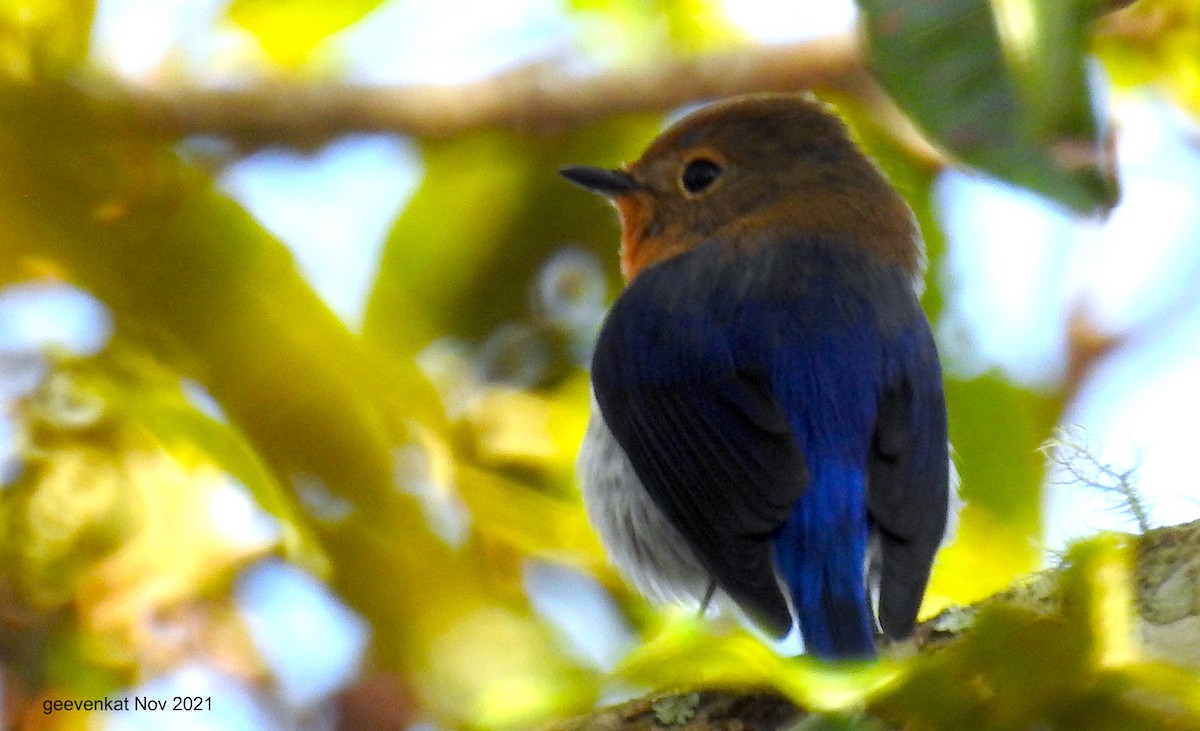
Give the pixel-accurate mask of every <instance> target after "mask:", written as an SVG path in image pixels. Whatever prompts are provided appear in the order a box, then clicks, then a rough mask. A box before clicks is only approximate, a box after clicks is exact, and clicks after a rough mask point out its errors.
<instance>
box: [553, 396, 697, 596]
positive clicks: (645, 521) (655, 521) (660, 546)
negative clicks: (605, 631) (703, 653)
mask: <svg viewBox="0 0 1200 731" xmlns="http://www.w3.org/2000/svg"><path fill="white" fill-rule="evenodd" d="M575 470H576V476H577V478H578V480H579V485H580V487H581V489H582V491H583V502H584V505H585V506H586V507H587V514H588V520H589V521H591V524H592V527H593V528H595V529H596V532H597V533H599V534H600V541H601V543H603V544H604V548H605V550H606V551H607V552H608V556H609V559H610V560H611V561H612V562H613V564H614V565H615V566H616V567H617V570H618V571H620V572H621V575H622V576H624V577H625V579H626V580H628V581H629V582H630V583H631V584H633V585H634V586H635V587H637V589H638V590H639V591H641V592H642V593H643V594H645V595H646V596H647V597H648V598H649V599H650V600H651V601H655V602H659V603H663V604H667V603H682V604H686V605H690V606H696V607H698V606H700V603H701V602H702V601H703V600H704V597H705V595H706V594H707V593H708V590H709V584H710V579H709V575H708V572H707V571H705V570H704V568H703V567H702V566H701V565H700V562H699V561H698V560H697V559H696V556H695V554H694V553H693V552H692V550H691V549H690V548H689V547H688V546H687V544H686V543H685V542H684V540H683V536H681V535H680V534H679V531H678V530H676V529H675V527H674V526H672V525H671V524H670V523H669V522H668V521H667V518H666V516H665V515H663V513H662V511H660V510H659V509H658V507H657V506H656V505H655V504H654V502H653V501H652V500H651V499H650V496H649V495H648V494H647V493H646V490H645V488H643V487H642V483H641V480H639V479H638V476H637V475H636V474H635V473H634V471H633V465H632V464H630V463H629V458H628V457H626V456H625V450H623V449H621V446H620V445H619V444H617V440H616V439H615V438H614V437H613V435H612V432H611V431H609V429H608V425H607V424H605V423H604V417H603V416H601V414H600V409H599V407H598V406H597V404H596V398H595V396H593V397H592V404H591V415H590V418H589V419H588V427H587V433H586V434H585V435H584V437H583V444H582V445H581V446H580V448H579V457H578V458H577V460H576V462H575Z"/></svg>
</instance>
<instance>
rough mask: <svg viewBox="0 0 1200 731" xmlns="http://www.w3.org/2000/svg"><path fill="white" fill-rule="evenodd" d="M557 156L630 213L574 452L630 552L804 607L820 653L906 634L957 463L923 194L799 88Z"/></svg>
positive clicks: (723, 590) (667, 576)
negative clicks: (917, 198) (615, 291)
mask: <svg viewBox="0 0 1200 731" xmlns="http://www.w3.org/2000/svg"><path fill="white" fill-rule="evenodd" d="M561 173H562V175H563V176H565V177H566V178H567V179H568V180H570V181H571V182H573V183H575V184H577V185H579V186H582V187H583V188H586V189H587V190H590V191H593V192H596V193H599V194H601V195H603V196H606V197H607V198H609V199H610V200H611V201H612V202H613V203H614V204H615V205H616V208H617V210H618V212H619V214H620V219H621V227H622V240H621V267H622V271H623V272H624V274H625V277H626V279H627V280H628V286H627V287H626V288H625V290H624V291H623V292H622V294H621V295H620V296H619V297H618V298H617V300H616V302H615V303H614V304H613V306H612V309H611V310H610V311H609V313H608V316H607V318H606V319H605V321H604V325H603V327H602V328H601V330H600V335H599V338H598V341H597V343H596V350H595V354H594V355H593V358H592V403H591V418H590V421H589V424H588V428H587V433H586V436H585V437H584V441H583V445H582V447H581V449H580V452H579V459H578V465H577V467H578V475H579V480H580V484H581V488H582V491H583V497H584V500H585V503H586V505H587V511H588V516H589V518H590V520H591V522H592V524H593V525H594V526H595V528H596V529H597V531H598V532H599V534H600V538H601V540H602V542H603V544H604V546H605V548H606V550H607V551H608V553H609V555H610V557H611V558H612V560H613V562H614V563H615V564H616V566H617V568H618V569H619V570H620V571H621V572H622V574H623V575H624V576H625V577H626V578H627V579H628V580H629V581H630V582H632V583H633V584H634V585H636V586H637V588H638V589H639V590H641V591H642V592H643V593H644V594H646V595H648V596H649V597H650V598H651V599H654V600H656V601H661V602H686V603H692V604H694V605H699V606H701V607H706V606H707V605H708V604H709V602H710V601H716V602H718V605H728V604H729V602H732V604H733V606H734V607H736V608H737V609H739V610H740V611H741V613H743V614H744V615H746V616H748V617H749V618H750V619H751V620H752V621H753V622H754V623H756V624H757V625H758V626H759V627H761V628H762V629H763V630H765V631H766V632H768V633H770V634H771V635H773V636H776V637H782V636H784V635H786V634H787V633H788V632H789V631H790V630H791V628H792V627H793V623H795V624H796V625H797V626H798V627H799V631H800V634H801V637H802V638H803V640H804V644H805V647H806V649H807V651H808V652H809V653H811V654H813V655H815V656H817V657H822V658H864V657H871V656H873V655H874V654H875V634H876V628H877V627H878V628H880V629H882V631H883V632H884V634H886V635H887V636H889V637H891V638H894V639H903V638H906V637H908V636H909V635H911V633H912V631H913V627H914V625H915V622H916V617H917V611H918V609H919V608H920V605H921V600H922V597H923V595H924V593H925V587H926V584H927V582H928V579H929V572H930V566H931V564H932V562H933V558H934V554H935V553H936V552H937V550H938V547H939V545H940V543H941V542H942V539H943V535H944V533H945V532H946V526H947V509H948V505H949V502H950V498H949V491H950V486H949V481H950V476H949V473H950V462H949V447H948V443H947V434H946V405H945V398H944V395H943V388H942V374H941V368H940V365H939V362H938V354H937V349H936V347H935V346H934V339H933V335H932V333H931V331H930V326H929V321H928V320H927V319H926V317H925V314H924V312H923V311H922V309H921V305H920V303H919V301H918V296H919V293H920V291H921V289H922V282H923V279H924V269H925V253H924V244H923V242H922V240H921V235H920V231H919V230H918V228H917V225H916V220H915V218H914V216H913V214H912V211H911V210H910V209H909V207H908V205H907V204H906V203H905V202H904V200H903V199H902V198H901V197H900V195H899V194H898V193H897V192H896V190H895V189H894V188H893V187H892V186H891V185H890V184H889V183H888V181H887V179H886V178H885V177H884V175H883V173H882V172H881V171H880V170H879V168H877V167H876V166H875V164H874V163H873V162H872V161H871V160H870V159H869V158H868V157H867V156H866V155H865V154H863V152H861V151H860V150H859V149H858V147H857V146H856V145H855V144H854V142H853V141H852V140H851V138H850V136H849V133H848V131H847V128H846V126H845V125H844V124H843V123H842V122H841V120H839V119H838V118H837V117H836V116H835V115H834V114H832V113H831V112H830V111H828V109H827V108H826V107H825V106H823V105H822V104H820V103H819V102H817V101H815V100H813V99H811V98H808V97H804V96H800V95H784V94H771V95H755V96H748V97H742V98H737V99H733V100H731V101H726V102H724V103H718V104H715V105H712V106H709V107H706V108H703V109H701V110H700V111H698V112H695V113H693V114H691V115H690V116H688V117H686V118H684V119H683V120H682V121H680V122H679V123H677V124H675V125H674V126H672V127H671V128H670V129H668V130H667V131H666V132H664V133H663V134H662V135H661V136H660V137H659V138H658V139H656V140H655V141H654V142H653V143H652V144H651V145H650V147H649V148H648V149H647V150H646V152H645V153H644V154H643V155H642V157H641V159H640V160H638V161H637V162H634V163H632V164H629V165H626V166H624V167H622V168H620V169H616V170H608V169H603V168H593V167H566V168H563V169H562V170H561ZM877 622H878V623H877Z"/></svg>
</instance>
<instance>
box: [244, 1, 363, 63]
mask: <svg viewBox="0 0 1200 731" xmlns="http://www.w3.org/2000/svg"><path fill="white" fill-rule="evenodd" d="M382 4H383V0H341V1H339V2H322V0H234V2H232V3H230V5H229V7H228V8H227V9H226V15H227V16H228V18H229V19H230V20H232V21H233V22H234V23H236V24H237V25H239V26H241V27H242V28H244V29H246V30H247V31H249V32H250V33H251V34H253V35H254V37H255V38H257V39H258V42H259V43H260V44H261V45H262V48H263V51H265V52H266V54H267V55H268V56H269V57H271V58H272V59H274V60H275V61H276V62H277V63H280V64H282V65H284V66H297V65H299V64H301V63H303V62H304V61H305V60H306V59H307V58H308V56H309V54H311V53H312V51H313V49H314V48H316V47H317V45H318V44H320V43H321V41H323V40H325V39H326V38H327V37H329V36H330V35H332V34H334V33H336V32H338V31H340V30H342V29H344V28H346V27H348V26H350V25H353V24H354V23H356V22H358V21H359V20H361V19H362V18H363V17H365V16H366V15H367V14H368V13H370V12H371V11H372V10H374V9H375V8H377V7H379V6H380V5H382Z"/></svg>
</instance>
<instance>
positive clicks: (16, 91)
mask: <svg viewBox="0 0 1200 731" xmlns="http://www.w3.org/2000/svg"><path fill="white" fill-rule="evenodd" d="M130 117H131V115H126V114H125V111H124V110H122V109H119V108H110V107H106V106H104V105H102V104H101V103H99V102H91V101H89V100H87V99H85V98H83V97H82V96H80V95H79V94H77V93H76V92H75V91H74V90H71V89H69V88H67V87H66V86H56V85H53V84H47V85H44V86H41V87H37V88H25V87H18V86H8V85H5V86H0V157H2V158H3V159H4V160H6V161H7V162H6V164H5V165H4V166H2V169H0V216H2V217H3V220H4V221H5V223H6V229H7V233H6V237H5V246H6V248H7V252H6V253H7V255H8V257H12V258H11V259H10V261H15V262H18V264H17V265H15V268H16V269H19V268H20V262H25V263H26V266H30V267H32V266H33V265H34V264H36V267H34V268H35V269H36V270H39V271H50V272H53V273H55V274H57V275H58V276H60V277H63V278H65V279H68V280H70V281H73V282H75V283H77V284H79V285H80V286H81V287H83V288H85V289H87V290H88V291H90V292H92V293H93V294H95V295H96V296H97V297H98V298H100V299H101V300H102V301H103V302H104V303H105V304H106V305H108V306H109V307H110V308H111V309H112V310H113V312H114V315H115V320H116V323H117V326H118V331H119V332H121V333H124V334H126V335H129V336H131V337H132V338H133V339H134V340H136V341H138V342H141V343H147V344H152V345H153V347H154V349H155V350H156V351H157V352H158V353H160V354H162V355H163V356H164V357H165V358H166V359H167V360H168V361H169V362H171V363H172V364H173V365H174V366H175V367H176V368H177V369H178V370H179V371H180V372H181V373H183V374H185V375H188V376H190V377H192V378H195V379H196V380H197V381H199V382H201V383H203V384H204V385H205V386H206V387H207V388H208V390H209V392H210V393H211V394H212V395H213V397H214V398H216V399H217V401H218V402H219V403H220V404H221V405H222V407H223V408H224V409H225V410H226V412H227V414H228V415H229V417H230V418H231V420H232V421H233V422H234V423H235V424H236V425H237V426H238V427H239V428H240V429H241V430H242V431H243V433H245V434H246V435H247V436H248V437H249V438H250V439H251V441H252V442H253V443H254V445H255V447H256V448H257V449H258V450H259V451H260V453H261V454H262V455H263V457H264V459H265V460H266V461H267V462H268V463H269V464H271V465H272V467H273V468H274V469H275V470H276V472H277V473H278V474H279V475H281V476H282V477H284V478H285V479H291V478H292V477H293V476H296V475H308V476H312V477H315V478H317V479H320V480H322V481H324V482H325V483H326V484H327V485H329V486H330V487H331V489H334V490H345V491H347V493H351V494H353V496H354V497H355V499H356V500H359V501H363V502H367V503H369V502H370V500H371V499H372V495H378V493H379V492H380V491H390V489H391V487H390V485H391V472H392V463H391V462H392V460H391V456H390V450H391V448H392V444H393V443H394V441H395V436H394V434H395V433H397V432H398V431H399V430H398V429H397V427H396V424H395V419H396V418H397V417H396V416H393V414H394V413H395V412H398V411H400V409H398V408H395V407H394V405H392V404H391V395H392V393H393V392H394V391H400V390H402V389H398V388H395V387H394V386H393V387H392V389H385V388H384V387H383V379H384V378H386V377H387V376H389V375H395V373H396V372H395V369H394V368H385V367H381V366H382V365H383V364H381V363H380V362H378V360H377V359H375V358H372V357H371V356H370V353H369V352H368V351H366V350H365V349H364V348H363V347H362V346H361V344H360V343H359V342H358V341H357V339H356V338H355V337H354V336H353V335H351V333H350V332H349V331H348V330H347V329H346V328H345V326H344V325H343V324H342V323H341V322H339V321H338V319H337V318H336V316H335V315H333V313H332V312H331V311H330V310H329V309H328V307H326V305H325V304H324V303H323V302H321V300H320V299H319V298H318V297H317V296H316V295H315V294H314V293H313V291H312V289H311V288H310V287H309V286H308V284H307V283H306V282H305V281H304V280H303V278H302V277H301V275H300V274H299V272H298V271H297V269H296V267H295V263H294V261H293V260H292V257H291V255H290V253H289V252H288V251H287V249H286V248H284V246H283V245H282V244H280V243H279V242H278V241H276V240H275V239H274V238H273V237H271V236H270V235H269V234H268V233H266V232H265V231H264V230H263V229H262V228H261V227H260V226H259V225H258V223H257V222H256V221H255V220H254V219H253V218H251V217H250V216H249V215H248V214H247V213H246V212H245V211H243V210H242V209H241V208H239V207H238V206H237V205H236V204H235V203H233V202H232V201H231V200H229V199H228V198H226V197H225V196H223V195H222V194H220V193H219V192H217V191H216V190H215V189H214V188H213V186H212V183H211V181H210V180H209V179H208V177H207V176H206V175H204V174H203V173H201V172H200V171H198V170H196V169H194V168H191V167H189V166H187V165H184V164H182V163H181V162H180V160H179V159H178V158H177V157H176V155H175V154H174V152H173V151H172V150H171V149H170V148H169V147H167V146H165V145H162V144H160V143H157V142H152V141H148V140H146V139H143V138H142V137H141V136H140V134H141V132H140V130H139V129H138V128H137V126H136V125H135V124H132V123H130V122H129V121H127V120H128V119H129V118H130ZM8 257H6V258H8ZM411 382H414V383H415V379H414V380H413V381H411ZM407 397H408V400H407V403H408V405H409V409H408V413H409V414H413V413H419V404H420V403H421V400H420V399H419V398H417V392H416V391H414V392H413V393H410V394H407ZM427 400H428V402H429V403H431V404H432V403H433V396H432V393H431V392H430V393H428V394H427ZM432 410H433V409H432V407H431V408H430V411H432Z"/></svg>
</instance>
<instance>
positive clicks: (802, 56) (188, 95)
mask: <svg viewBox="0 0 1200 731" xmlns="http://www.w3.org/2000/svg"><path fill="white" fill-rule="evenodd" d="M567 65H568V64H565V63H561V62H560V63H554V64H551V63H548V62H543V63H538V64H532V65H528V66H524V67H520V68H517V69H515V70H513V71H509V72H506V73H502V74H499V75H497V76H494V77H491V78H488V79H484V80H482V81H478V82H472V83H467V84H461V85H456V86H432V85H430V86H396V87H376V86H347V85H343V84H334V83H311V82H294V81H274V82H267V83H264V84H260V85H255V86H252V87H248V88H245V89H233V90H229V89H206V88H200V87H186V86H180V87H161V88H131V89H127V90H126V97H127V101H128V102H129V104H130V105H131V106H132V108H133V110H134V112H135V114H136V115H137V116H138V117H139V118H140V120H141V121H142V123H143V124H144V125H145V126H146V127H148V128H149V129H150V130H151V131H154V132H157V133H158V134H161V135H163V136H165V137H170V138H182V137H187V136H191V135H218V136H221V137H224V138H226V139H229V140H231V141H233V142H235V143H238V144H239V145H242V146H246V147H250V148H255V147H262V146H266V145H279V144H286V145H294V146H300V147H309V146H314V145H317V144H321V143H324V142H326V141H328V140H330V139H333V138H336V137H340V136H343V135H347V134H355V133H369V132H390V133H395V134H403V135H411V136H415V137H426V138H439V137H448V136H451V135H455V134H459V133H463V132H469V131H473V130H480V129H508V130H514V131H518V132H526V133H542V134H545V133H554V132H558V131H561V130H564V129H569V128H571V127H577V126H580V125H584V124H588V123H590V122H595V121H598V120H601V119H604V118H606V117H610V116H612V115H614V114H623V113H635V112H665V111H668V110H670V109H674V108H676V107H678V106H680V105H682V104H685V103H687V102H691V101H696V100H700V99H706V98H712V97H720V96H729V95H734V94H742V93H748V92H756V91H798V90H806V89H814V88H817V89H830V90H836V91H840V92H845V93H847V94H850V95H853V96H854V97H855V98H858V99H860V100H862V101H863V102H864V103H866V104H868V105H870V106H872V107H878V108H880V109H881V110H882V114H883V115H885V117H886V118H882V119H880V121H881V122H882V123H885V126H887V127H892V126H896V123H897V121H900V124H899V129H900V130H901V132H900V133H899V136H900V137H901V138H902V139H903V140H904V141H905V144H907V145H908V146H910V147H912V148H914V149H915V150H917V151H918V154H921V155H922V156H925V157H929V158H931V159H940V156H938V155H937V153H935V152H933V151H932V149H931V148H930V147H929V146H928V144H927V143H925V142H923V141H922V140H921V139H920V136H919V135H918V134H917V133H916V131H915V130H914V129H913V128H912V126H911V124H909V123H908V122H907V120H906V118H904V116H903V115H902V114H901V113H900V112H899V111H898V110H897V109H896V108H895V107H894V106H892V105H891V103H890V102H889V101H888V100H887V97H886V95H885V94H884V93H883V91H882V90H881V89H880V88H879V86H878V85H877V84H876V83H875V81H874V80H873V79H872V77H871V75H870V74H869V73H868V71H867V70H866V67H865V64H864V62H863V58H862V54H861V53H860V51H859V48H858V45H857V43H856V41H855V38H854V37H853V36H851V35H845V36H839V37H834V38H828V39H822V40H817V41H808V42H805V43H798V44H793V45H786V46H766V47H746V48H740V49H738V50H736V51H727V52H722V53H714V54H709V55H700V56H688V57H681V56H677V55H668V56H664V57H662V58H659V59H647V60H643V61H640V62H639V63H638V64H637V65H636V66H627V67H618V68H615V69H608V70H603V71H599V72H593V73H572V72H570V71H569V70H567V69H566V68H564V67H565V66H567Z"/></svg>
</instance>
